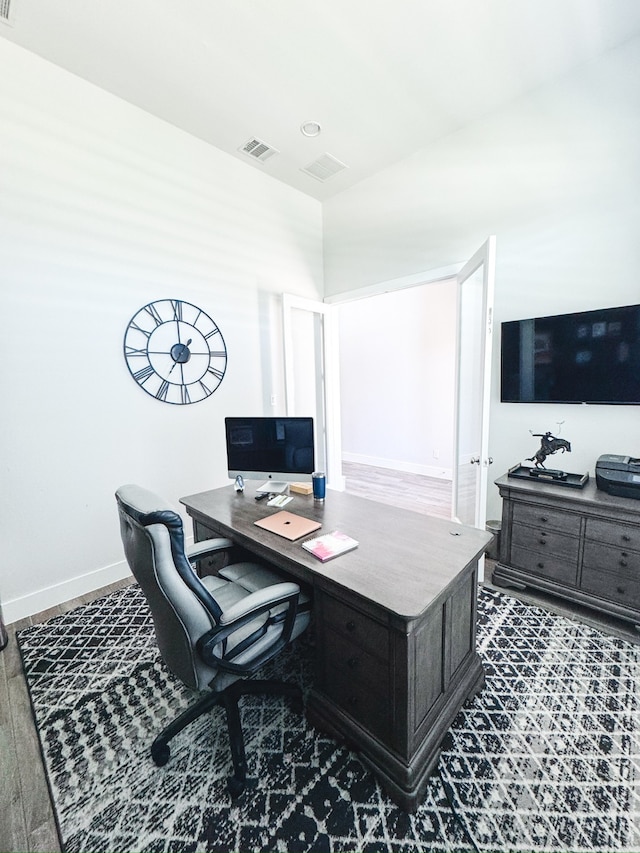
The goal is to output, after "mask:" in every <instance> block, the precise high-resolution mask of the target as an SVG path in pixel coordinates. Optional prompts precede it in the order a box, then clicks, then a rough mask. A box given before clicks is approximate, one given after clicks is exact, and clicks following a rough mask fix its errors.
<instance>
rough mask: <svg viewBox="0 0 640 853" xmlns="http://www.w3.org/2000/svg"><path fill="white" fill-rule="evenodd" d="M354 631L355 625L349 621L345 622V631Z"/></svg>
mask: <svg viewBox="0 0 640 853" xmlns="http://www.w3.org/2000/svg"><path fill="white" fill-rule="evenodd" d="M355 630H356V623H355V622H354V621H353V620H351V619H350V620H349V621H348V622H347V631H355Z"/></svg>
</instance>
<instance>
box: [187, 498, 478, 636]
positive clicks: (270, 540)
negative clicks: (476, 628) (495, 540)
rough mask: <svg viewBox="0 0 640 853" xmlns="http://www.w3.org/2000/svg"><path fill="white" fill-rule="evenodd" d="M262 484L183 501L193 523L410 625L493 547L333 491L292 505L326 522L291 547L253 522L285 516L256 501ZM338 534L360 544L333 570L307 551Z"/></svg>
mask: <svg viewBox="0 0 640 853" xmlns="http://www.w3.org/2000/svg"><path fill="white" fill-rule="evenodd" d="M257 485H258V484H257V483H247V485H246V489H245V492H244V493H241V492H236V491H235V488H234V487H233V486H225V487H223V488H221V489H213V490H212V491H208V492H202V493H200V494H196V495H189V496H188V497H184V498H181V501H180V502H181V503H182V504H184V506H185V507H186V508H187V511H188V513H189V515H191V516H192V517H193V518H196V519H198V520H200V521H201V522H202V523H203V524H205V525H207V523H209V527H210V528H212V529H215V530H216V531H217V532H219V533H220V534H221V535H227V536H229V537H230V538H232V539H234V541H236V542H237V543H238V544H240V545H244V546H245V547H247V548H248V549H249V550H251V551H253V552H254V553H255V554H256V555H258V556H262V557H264V558H265V559H267V560H271V561H272V562H273V563H275V564H276V565H279V566H281V567H282V568H283V569H285V570H289V571H291V573H292V574H293V575H294V576H297V577H300V578H302V579H304V578H310V577H313V576H316V577H324V578H327V579H329V580H330V581H331V582H333V583H336V584H339V585H340V586H342V587H344V588H345V589H348V590H349V591H351V592H352V593H354V594H355V595H358V596H361V597H363V598H365V599H367V600H368V601H370V602H373V603H375V604H378V605H380V606H381V607H383V608H384V609H385V610H387V611H390V612H391V613H393V614H395V615H396V616H397V617H400V618H401V619H403V620H412V619H415V618H418V617H419V616H420V615H421V614H422V613H423V612H424V611H425V609H426V608H427V607H428V606H429V605H430V604H431V603H432V601H433V600H434V599H435V598H436V597H437V596H438V595H440V594H441V593H443V591H444V590H446V589H447V587H448V586H449V584H451V583H454V582H455V580H456V578H457V576H458V575H459V574H460V572H461V571H462V570H463V569H465V568H466V567H467V566H468V565H469V563H471V562H472V561H475V560H477V558H478V556H479V554H481V553H482V551H483V550H484V548H485V547H486V545H487V544H488V543H489V541H490V540H491V535H490V534H489V533H487V532H486V531H484V530H478V529H476V528H474V527H467V526H465V525H460V524H457V523H455V522H453V521H446V520H443V519H441V518H435V517H431V516H426V515H422V514H419V513H415V512H409V511H407V510H404V509H397V508H396V507H391V506H386V505H384V504H380V503H377V502H376V501H371V500H367V499H366V498H360V497H356V496H354V495H348V494H345V493H344V492H336V491H333V490H327V499H326V501H325V503H324V504H316V503H314V500H313V498H312V497H311V496H306V495H294V496H293V500H292V501H291V502H290V503H288V504H287V506H286V507H285V509H286V510H287V511H288V512H293V513H296V514H297V515H303V516H306V517H307V518H314V519H317V520H318V521H320V522H321V523H322V528H321V529H320V530H318V531H316V532H315V533H313V534H311V535H310V536H305V537H303V538H302V539H298V540H297V541H295V542H289V541H288V540H286V539H284V538H283V537H281V536H277V535H276V534H274V533H269V532H267V531H264V530H261V529H260V528H259V527H256V525H255V524H254V523H253V522H254V521H257V520H258V519H261V518H264V517H265V516H267V515H269V514H272V513H275V512H278V511H279V510H278V509H276V508H275V507H267V506H266V503H265V502H264V501H256V500H255V499H254V496H255V487H256V486H257ZM333 530H341V531H342V532H343V533H346V534H347V535H349V536H352V537H353V538H354V539H357V540H358V542H359V543H360V544H359V546H358V548H356V549H355V550H354V551H350V552H348V553H346V554H342V555H341V556H339V557H336V558H334V559H333V560H329V561H328V562H327V563H321V562H320V561H319V560H317V559H316V558H315V557H313V556H312V555H311V554H309V553H308V552H307V551H305V550H304V548H302V546H301V543H302V542H303V541H305V540H306V539H312V538H313V537H314V536H318V535H320V534H322V533H330V532H331V531H333Z"/></svg>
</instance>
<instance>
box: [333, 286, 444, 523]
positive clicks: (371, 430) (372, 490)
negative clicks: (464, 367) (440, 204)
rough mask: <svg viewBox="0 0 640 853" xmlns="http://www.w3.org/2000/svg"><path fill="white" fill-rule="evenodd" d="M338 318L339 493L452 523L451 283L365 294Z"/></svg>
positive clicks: (344, 306) (342, 309) (342, 308)
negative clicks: (342, 485)
mask: <svg viewBox="0 0 640 853" xmlns="http://www.w3.org/2000/svg"><path fill="white" fill-rule="evenodd" d="M336 310H337V312H338V324H339V344H340V392H341V393H340V398H341V428H342V461H343V474H344V477H345V484H346V485H345V488H346V490H347V491H348V492H352V493H354V494H359V495H362V496H364V497H370V498H372V499H374V500H378V501H383V502H386V503H391V504H393V505H395V506H400V507H402V508H405V509H413V510H415V511H418V512H423V513H426V514H429V515H438V516H441V517H444V518H450V517H451V513H452V484H453V466H454V408H455V405H454V403H455V395H454V387H455V375H456V284H455V279H453V278H448V279H443V280H440V281H436V282H429V283H427V284H420V285H416V286H412V287H411V288H405V289H402V290H395V291H390V292H386V293H382V294H378V295H374V296H370V297H367V298H364V299H360V300H358V301H353V302H349V303H345V304H341V305H338V306H336Z"/></svg>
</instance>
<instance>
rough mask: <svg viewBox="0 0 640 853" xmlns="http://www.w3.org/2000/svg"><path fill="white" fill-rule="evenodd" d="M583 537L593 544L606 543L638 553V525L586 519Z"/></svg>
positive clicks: (639, 547) (639, 543)
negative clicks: (592, 541) (593, 542)
mask: <svg viewBox="0 0 640 853" xmlns="http://www.w3.org/2000/svg"><path fill="white" fill-rule="evenodd" d="M639 508H640V507H639ZM585 536H586V538H587V539H593V540H594V541H595V542H607V543H608V544H610V545H619V546H620V547H622V548H634V549H636V550H638V551H640V525H637V526H636V525H635V524H617V523H616V522H614V521H603V520H602V519H600V518H588V519H587V527H586V532H585Z"/></svg>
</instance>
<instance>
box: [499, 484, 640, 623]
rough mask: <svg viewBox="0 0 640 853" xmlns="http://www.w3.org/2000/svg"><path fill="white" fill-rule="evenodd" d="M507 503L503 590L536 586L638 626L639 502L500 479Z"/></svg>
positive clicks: (592, 488) (589, 487)
mask: <svg viewBox="0 0 640 853" xmlns="http://www.w3.org/2000/svg"><path fill="white" fill-rule="evenodd" d="M496 485H497V486H498V488H499V490H500V495H501V497H502V499H503V504H502V532H501V537H500V554H499V562H498V564H497V565H496V567H495V569H494V571H493V576H492V580H493V582H494V583H495V584H497V585H500V586H518V587H521V588H522V587H533V588H535V589H539V590H543V591H545V592H549V593H553V594H555V595H558V596H562V597H563V598H566V599H569V600H571V601H575V602H578V603H580V604H584V605H588V606H590V607H593V608H594V609H596V610H599V611H600V612H603V613H609V614H612V615H614V616H617V617H619V618H622V619H626V620H628V621H630V622H633V623H634V624H636V625H640V500H632V499H629V498H620V497H615V496H613V495H609V494H606V493H605V492H602V491H600V490H599V489H597V488H596V484H595V481H594V480H593V479H591V480H589V481H588V482H587V483H586V485H585V486H584V488H582V489H574V488H570V487H567V486H559V485H554V484H552V483H548V482H547V483H542V482H538V481H535V480H532V481H531V482H529V481H527V480H520V479H516V478H512V477H509V476H508V475H505V476H503V477H501V478H500V479H499V480H496Z"/></svg>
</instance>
